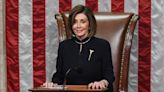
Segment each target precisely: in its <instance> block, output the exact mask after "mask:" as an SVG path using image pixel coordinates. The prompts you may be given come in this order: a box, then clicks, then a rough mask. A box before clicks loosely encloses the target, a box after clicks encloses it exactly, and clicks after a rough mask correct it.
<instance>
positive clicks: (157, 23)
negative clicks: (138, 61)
mask: <svg viewBox="0 0 164 92" xmlns="http://www.w3.org/2000/svg"><path fill="white" fill-rule="evenodd" d="M151 4H152V8H151V9H152V67H151V92H164V73H163V71H164V67H163V66H164V62H163V61H164V49H163V46H164V21H163V20H164V12H163V10H164V0H158V1H156V0H152V3H151Z"/></svg>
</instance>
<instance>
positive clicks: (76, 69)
mask: <svg viewBox="0 0 164 92" xmlns="http://www.w3.org/2000/svg"><path fill="white" fill-rule="evenodd" d="M73 70H75V71H77V72H78V73H80V72H81V71H82V70H81V68H80V67H79V66H78V67H73V68H69V69H68V70H67V71H66V73H65V76H64V81H63V91H64V90H65V86H66V84H67V77H68V74H69V73H70V72H71V71H73Z"/></svg>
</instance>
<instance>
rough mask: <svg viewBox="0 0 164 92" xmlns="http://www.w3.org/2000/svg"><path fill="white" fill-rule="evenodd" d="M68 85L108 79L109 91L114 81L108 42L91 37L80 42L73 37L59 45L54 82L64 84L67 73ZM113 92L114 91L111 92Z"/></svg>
mask: <svg viewBox="0 0 164 92" xmlns="http://www.w3.org/2000/svg"><path fill="white" fill-rule="evenodd" d="M69 69H71V71H70V72H69V73H68V75H67V77H66V79H67V84H71V85H74V84H75V85H87V84H89V83H90V82H94V81H100V80H102V79H106V80H107V81H108V82H109V84H110V85H109V87H110V88H109V89H112V84H113V81H114V73H113V65H112V57H111V47H110V44H109V42H108V41H106V40H103V39H100V38H96V37H91V38H85V39H84V40H82V41H80V40H78V39H77V38H75V37H73V38H72V39H68V40H65V41H63V42H61V43H60V44H59V49H58V57H57V65H56V70H57V71H56V73H55V74H54V75H53V78H52V82H54V83H58V84H63V80H64V76H65V74H66V72H67V71H68V70H69ZM111 92H112V91H111Z"/></svg>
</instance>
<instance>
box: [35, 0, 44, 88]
mask: <svg viewBox="0 0 164 92" xmlns="http://www.w3.org/2000/svg"><path fill="white" fill-rule="evenodd" d="M45 39H46V38H45V0H33V79H34V87H37V86H40V85H41V84H42V83H43V82H45V80H46V77H45V75H46V72H45V49H46V48H45V44H46V42H45Z"/></svg>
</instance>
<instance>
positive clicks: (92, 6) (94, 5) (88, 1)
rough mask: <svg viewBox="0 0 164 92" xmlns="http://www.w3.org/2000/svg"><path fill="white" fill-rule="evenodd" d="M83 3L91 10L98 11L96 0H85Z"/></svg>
mask: <svg viewBox="0 0 164 92" xmlns="http://www.w3.org/2000/svg"><path fill="white" fill-rule="evenodd" d="M85 3H86V6H88V7H89V8H90V9H91V10H92V11H94V12H97V11H98V0H86V1H85Z"/></svg>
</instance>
